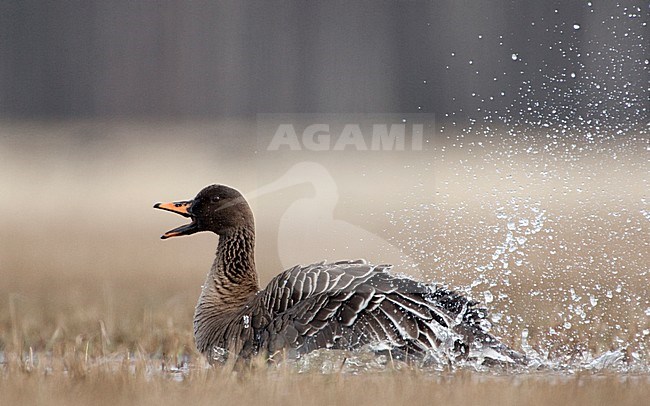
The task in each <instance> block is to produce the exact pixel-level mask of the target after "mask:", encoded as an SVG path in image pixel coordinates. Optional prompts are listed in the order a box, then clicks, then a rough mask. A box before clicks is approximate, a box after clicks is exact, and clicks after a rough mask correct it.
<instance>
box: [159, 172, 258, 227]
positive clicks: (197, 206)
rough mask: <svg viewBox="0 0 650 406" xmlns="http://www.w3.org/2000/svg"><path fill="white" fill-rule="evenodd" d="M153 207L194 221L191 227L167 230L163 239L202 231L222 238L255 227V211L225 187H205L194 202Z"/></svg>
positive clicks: (186, 201)
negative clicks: (239, 229)
mask: <svg viewBox="0 0 650 406" xmlns="http://www.w3.org/2000/svg"><path fill="white" fill-rule="evenodd" d="M153 207H154V208H156V209H161V210H167V211H171V212H173V213H176V214H180V215H181V216H183V217H188V218H190V219H191V222H190V223H189V224H184V225H182V226H180V227H176V228H174V229H173V230H169V231H167V232H166V233H165V234H163V235H162V236H161V237H160V238H162V239H163V240H164V239H167V238H170V237H179V236H183V235H190V234H194V233H198V232H200V231H211V232H213V233H215V234H218V235H220V236H222V235H225V234H228V232H229V231H231V230H234V229H238V228H241V227H250V228H252V227H253V226H254V219H253V212H252V211H251V209H250V206H249V205H248V203H247V202H246V199H244V197H243V196H242V194H241V193H239V192H238V191H237V190H235V189H233V188H231V187H229V186H225V185H210V186H206V187H205V188H203V190H201V191H200V192H199V193H198V194H197V195H196V197H194V199H192V200H183V201H176V202H169V203H156V204H155V205H154V206H153Z"/></svg>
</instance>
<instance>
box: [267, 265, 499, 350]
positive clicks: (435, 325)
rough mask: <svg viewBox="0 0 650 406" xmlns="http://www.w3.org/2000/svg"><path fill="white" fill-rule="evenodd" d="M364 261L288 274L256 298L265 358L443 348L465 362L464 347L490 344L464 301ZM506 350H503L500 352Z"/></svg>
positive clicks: (476, 313) (477, 313)
mask: <svg viewBox="0 0 650 406" xmlns="http://www.w3.org/2000/svg"><path fill="white" fill-rule="evenodd" d="M389 269H390V266H387V265H379V266H374V265H369V264H366V263H365V262H364V261H345V262H336V263H329V264H328V263H319V264H312V265H309V266H306V267H294V268H292V269H290V270H288V271H286V272H285V273H283V274H281V275H279V276H278V277H276V278H275V279H274V280H272V281H271V283H270V284H269V286H268V287H267V288H266V289H265V291H263V296H262V298H261V299H262V300H263V303H264V307H265V308H266V309H269V310H270V320H269V324H268V325H267V326H266V328H265V329H264V332H263V334H262V335H263V340H262V341H263V342H265V343H266V347H267V348H266V350H268V351H269V352H270V353H271V354H272V353H274V352H276V351H280V350H283V349H287V348H288V349H294V350H296V351H297V352H298V353H306V352H309V351H312V350H314V349H317V348H333V349H347V350H350V349H357V348H361V347H363V346H365V345H368V346H370V347H371V348H373V349H375V350H383V349H386V350H387V349H390V350H398V351H401V352H403V353H423V352H425V351H428V350H432V349H433V350H436V349H439V348H443V349H444V351H445V352H446V353H447V354H446V355H447V356H451V357H453V358H456V357H457V356H467V355H468V353H469V346H468V343H471V342H474V341H475V340H476V339H478V340H480V341H485V340H487V341H488V342H490V340H494V342H497V343H498V341H496V339H493V338H492V337H491V336H490V335H489V334H488V333H487V332H486V331H484V329H483V328H482V323H483V322H482V320H483V319H484V318H485V316H486V312H485V310H484V309H481V308H479V307H477V306H476V305H477V303H476V302H473V301H470V300H468V299H466V298H465V297H464V296H462V295H460V294H458V293H456V292H453V291H450V290H447V289H443V288H436V287H434V286H432V285H427V284H424V283H420V282H417V281H414V280H412V279H408V278H405V277H398V276H395V275H392V274H390V273H388V272H387V271H388V270H389ZM505 348H507V347H505Z"/></svg>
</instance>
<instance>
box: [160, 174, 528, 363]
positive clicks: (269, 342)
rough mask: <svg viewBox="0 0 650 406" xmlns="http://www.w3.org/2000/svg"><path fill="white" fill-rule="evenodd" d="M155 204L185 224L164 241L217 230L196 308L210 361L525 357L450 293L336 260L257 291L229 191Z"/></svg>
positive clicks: (385, 268) (251, 248) (244, 226)
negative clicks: (320, 356) (353, 355)
mask: <svg viewBox="0 0 650 406" xmlns="http://www.w3.org/2000/svg"><path fill="white" fill-rule="evenodd" d="M154 208H157V209H161V210H166V211H170V212H174V213H177V214H179V215H181V216H184V217H187V218H189V219H190V220H191V221H190V223H188V224H184V225H182V226H180V227H177V228H174V229H172V230H170V231H167V232H166V233H164V234H163V235H162V236H161V238H162V239H168V238H171V237H179V236H185V235H191V234H194V233H197V232H202V231H209V232H213V233H216V234H217V235H218V236H219V242H218V245H217V252H216V258H215V260H214V263H213V264H212V267H211V268H210V270H209V271H208V274H207V277H206V280H205V283H204V284H203V287H202V290H201V293H200V296H199V300H198V303H197V305H196V309H195V314H194V338H195V342H196V346H197V349H198V350H199V352H201V353H202V354H203V355H205V356H206V357H207V359H208V361H209V362H210V363H213V364H214V363H223V362H227V361H230V360H235V361H236V362H238V361H249V360H251V359H253V358H254V357H258V356H261V357H265V358H266V359H267V360H274V359H276V358H274V357H296V358H298V357H300V356H302V355H304V354H307V353H309V352H311V351H314V350H324V349H332V350H344V351H362V350H366V349H367V350H369V351H374V352H377V353H386V352H388V353H389V354H390V356H391V357H392V358H393V359H398V360H406V361H408V360H415V359H427V357H428V358H431V357H433V358H432V359H436V360H443V361H444V362H446V363H450V362H454V361H457V360H470V359H476V360H478V361H479V362H481V363H484V362H485V363H487V362H495V363H499V364H503V363H505V364H522V363H524V362H525V356H524V355H522V354H520V353H518V352H516V351H515V350H513V349H511V348H510V347H508V346H507V345H505V344H503V343H502V342H501V341H499V339H497V338H496V337H495V336H493V335H492V334H490V333H489V331H488V329H489V326H488V325H489V322H488V321H487V319H486V317H487V311H486V310H485V309H484V308H482V307H480V306H479V303H478V302H475V301H473V300H469V299H468V298H466V297H465V296H463V295H461V294H460V293H458V292H455V291H452V290H448V289H447V288H444V287H438V286H435V285H432V284H427V283H424V282H419V281H416V280H414V279H411V278H409V277H406V276H400V275H398V274H395V273H393V272H392V271H391V265H372V264H369V263H367V262H366V261H365V260H343V261H336V262H319V263H314V264H310V265H306V266H303V265H296V266H294V267H292V268H290V269H288V270H285V271H284V272H282V273H280V274H279V275H277V276H276V277H274V278H273V279H272V280H271V281H270V282H269V284H268V286H266V288H264V289H260V287H259V283H258V277H257V272H256V268H255V259H254V252H255V223H254V218H253V213H252V211H251V208H250V206H249V205H248V203H247V201H246V200H245V199H244V197H243V196H242V194H241V193H240V192H238V191H237V190H235V189H233V188H231V187H229V186H225V185H210V186H207V187H205V188H204V189H202V190H201V191H200V192H199V193H198V194H197V195H196V197H194V198H193V199H191V200H183V201H175V202H170V203H156V204H155V205H154Z"/></svg>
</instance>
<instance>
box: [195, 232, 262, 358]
mask: <svg viewBox="0 0 650 406" xmlns="http://www.w3.org/2000/svg"><path fill="white" fill-rule="evenodd" d="M254 254H255V231H254V230H253V228H252V227H248V226H243V227H240V228H237V229H233V230H231V231H229V232H228V233H226V234H223V235H220V236H219V245H218V246H217V256H216V258H215V260H214V263H213V264H212V268H211V269H210V272H208V275H207V278H206V280H205V283H204V284H203V289H202V291H201V296H200V297H199V302H198V304H197V306H196V312H195V314H194V334H195V338H196V342H197V346H198V347H199V349H200V350H203V348H202V347H204V346H205V345H207V344H208V343H209V341H210V339H211V338H212V337H214V335H215V334H216V332H217V331H219V330H220V329H221V328H223V326H224V324H225V323H227V321H229V320H230V316H234V315H235V314H236V313H237V311H238V310H240V309H241V308H242V307H243V306H244V305H245V304H246V303H247V302H249V301H250V300H251V298H252V297H253V296H255V294H256V293H257V292H258V291H259V286H258V282H257V272H256V269H255V257H254Z"/></svg>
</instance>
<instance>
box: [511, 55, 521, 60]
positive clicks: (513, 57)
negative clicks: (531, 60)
mask: <svg viewBox="0 0 650 406" xmlns="http://www.w3.org/2000/svg"><path fill="white" fill-rule="evenodd" d="M510 57H511V58H512V60H513V61H516V60H517V59H519V56H518V55H517V54H512V55H511V56H510Z"/></svg>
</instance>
